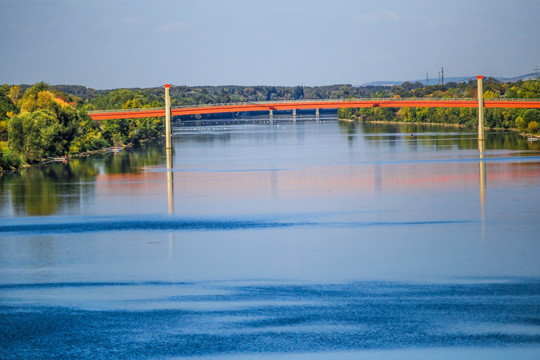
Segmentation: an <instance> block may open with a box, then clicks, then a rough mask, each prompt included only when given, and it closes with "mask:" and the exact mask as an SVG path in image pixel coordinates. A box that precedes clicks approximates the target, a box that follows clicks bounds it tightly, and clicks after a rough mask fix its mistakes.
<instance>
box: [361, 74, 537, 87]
mask: <svg viewBox="0 0 540 360" xmlns="http://www.w3.org/2000/svg"><path fill="white" fill-rule="evenodd" d="M536 77H537V74H535V73H530V74H525V75H520V76H515V77H510V78H508V77H501V76H494V78H495V79H497V80H499V81H501V82H514V81H519V80H529V79H535V78H536ZM474 79H476V76H454V77H445V78H444V82H445V83H449V82H466V81H469V80H474ZM404 82H410V83H415V82H419V83H421V84H422V85H435V84H438V83H439V79H438V78H429V79H428V80H427V83H426V79H419V80H407V81H372V82H368V83H365V84H361V85H357V86H394V85H401V84H403V83H404Z"/></svg>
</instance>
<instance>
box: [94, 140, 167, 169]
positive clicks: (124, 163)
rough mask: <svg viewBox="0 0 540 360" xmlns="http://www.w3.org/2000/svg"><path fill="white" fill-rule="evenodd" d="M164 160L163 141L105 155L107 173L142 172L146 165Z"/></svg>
mask: <svg viewBox="0 0 540 360" xmlns="http://www.w3.org/2000/svg"><path fill="white" fill-rule="evenodd" d="M164 162H165V145H164V144H163V141H157V142H153V143H147V144H144V145H142V146H140V147H134V148H130V149H126V150H124V151H121V152H119V153H108V154H105V155H104V165H105V173H106V174H136V173H139V172H141V171H142V168H143V167H145V166H155V165H159V164H163V163H164Z"/></svg>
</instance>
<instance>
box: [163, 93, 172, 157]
mask: <svg viewBox="0 0 540 360" xmlns="http://www.w3.org/2000/svg"><path fill="white" fill-rule="evenodd" d="M164 86H165V149H172V144H171V143H172V141H171V140H172V139H171V138H172V134H171V133H172V131H171V96H170V94H169V89H170V88H171V84H165V85H164Z"/></svg>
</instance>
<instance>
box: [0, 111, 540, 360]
mask: <svg viewBox="0 0 540 360" xmlns="http://www.w3.org/2000/svg"><path fill="white" fill-rule="evenodd" d="M411 134H413V136H411ZM173 143H174V152H173V154H172V169H170V170H169V169H168V167H167V157H166V153H165V150H164V144H163V142H156V143H151V144H146V145H144V146H142V147H140V148H134V149H129V150H126V151H123V152H121V153H118V154H112V153H110V154H102V155H98V156H95V157H92V158H85V159H72V160H71V161H70V162H69V164H51V165H49V166H44V167H34V168H31V169H26V170H23V171H21V172H20V173H19V174H12V175H5V176H3V177H1V178H0V216H1V219H0V358H2V359H50V358H52V359H67V358H69V359H84V358H95V359H182V358H193V357H195V358H205V359H206V358H212V359H214V358H216V359H222V358H223V359H225V358H227V359H229V358H235V359H236V358H240V359H254V358H262V359H275V358H276V359H277V358H279V359H281V358H287V359H431V358H437V359H456V358H460V359H478V358H490V359H514V358H519V359H539V358H540V261H539V259H540V222H539V220H540V207H539V204H540V146H539V145H538V144H537V143H527V142H526V141H525V140H524V139H521V138H519V137H518V136H516V135H515V134H509V133H489V134H488V140H487V141H486V144H485V150H484V149H480V150H482V152H480V151H479V147H478V143H477V141H476V133H474V132H473V131H470V130H458V129H450V128H435V127H406V126H395V125H373V124H348V123H338V122H337V121H335V119H327V120H326V121H321V122H320V123H317V122H315V121H308V122H301V121H298V122H296V123H293V122H290V121H279V122H276V123H274V124H272V125H270V124H260V123H256V124H254V123H249V124H240V125H239V124H225V125H224V124H221V125H192V126H190V125H184V126H181V127H176V128H175V132H174V137H173Z"/></svg>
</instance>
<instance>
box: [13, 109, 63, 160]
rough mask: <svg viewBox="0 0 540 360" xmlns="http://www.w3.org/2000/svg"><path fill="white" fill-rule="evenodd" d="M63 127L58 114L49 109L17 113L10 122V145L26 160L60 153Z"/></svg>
mask: <svg viewBox="0 0 540 360" xmlns="http://www.w3.org/2000/svg"><path fill="white" fill-rule="evenodd" d="M61 128H62V127H61V125H60V123H59V122H58V119H57V118H56V116H55V115H54V114H53V113H52V112H51V111H48V110H39V111H35V112H33V113H28V112H25V113H22V114H20V115H16V116H14V117H13V118H11V120H10V121H9V123H8V132H9V137H8V142H9V147H10V148H11V149H12V150H13V151H14V152H16V153H17V154H18V155H19V156H20V157H21V159H22V160H23V161H26V162H30V161H35V160H38V159H41V158H43V157H45V156H50V155H58V153H59V152H60V151H61V145H60V144H59V134H60V131H61Z"/></svg>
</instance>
